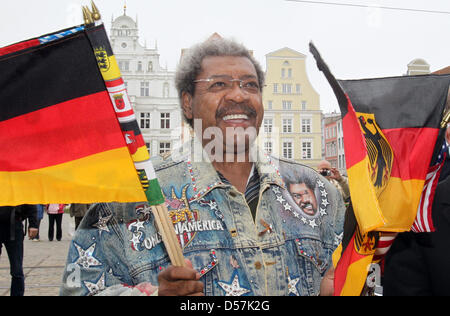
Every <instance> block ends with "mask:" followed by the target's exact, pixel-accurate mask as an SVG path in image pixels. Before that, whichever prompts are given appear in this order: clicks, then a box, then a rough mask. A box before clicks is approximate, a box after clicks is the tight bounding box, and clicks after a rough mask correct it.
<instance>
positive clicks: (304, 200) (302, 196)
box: [289, 183, 317, 216]
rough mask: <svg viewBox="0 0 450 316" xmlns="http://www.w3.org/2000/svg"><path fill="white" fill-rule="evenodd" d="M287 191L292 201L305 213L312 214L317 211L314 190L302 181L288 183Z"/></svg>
mask: <svg viewBox="0 0 450 316" xmlns="http://www.w3.org/2000/svg"><path fill="white" fill-rule="evenodd" d="M289 192H290V193H291V195H292V198H293V199H294V202H295V203H296V204H297V205H298V206H299V207H300V208H301V209H302V211H303V212H305V213H306V214H307V215H310V216H313V215H315V214H316V213H317V200H316V196H315V195H314V192H313V191H312V190H311V189H310V188H308V187H307V186H306V184H304V183H295V184H290V185H289Z"/></svg>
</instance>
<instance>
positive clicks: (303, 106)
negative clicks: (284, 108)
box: [302, 101, 306, 111]
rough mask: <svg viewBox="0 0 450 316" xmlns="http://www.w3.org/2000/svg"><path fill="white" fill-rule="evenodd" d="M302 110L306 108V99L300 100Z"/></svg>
mask: <svg viewBox="0 0 450 316" xmlns="http://www.w3.org/2000/svg"><path fill="white" fill-rule="evenodd" d="M302 110H303V111H305V110H306V101H302Z"/></svg>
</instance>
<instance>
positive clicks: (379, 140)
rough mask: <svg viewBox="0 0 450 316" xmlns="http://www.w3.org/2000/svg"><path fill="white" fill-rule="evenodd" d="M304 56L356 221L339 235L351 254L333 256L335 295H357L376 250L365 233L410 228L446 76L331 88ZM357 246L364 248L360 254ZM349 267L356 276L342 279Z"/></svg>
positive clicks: (337, 82)
mask: <svg viewBox="0 0 450 316" xmlns="http://www.w3.org/2000/svg"><path fill="white" fill-rule="evenodd" d="M310 48H311V52H312V53H313V55H314V57H315V58H316V61H317V64H318V67H319V69H320V70H321V71H323V73H324V75H325V76H326V78H327V80H328V81H329V83H330V85H331V87H332V88H333V91H334V93H335V95H336V97H337V99H338V102H339V106H340V109H341V115H342V121H343V130H344V147H345V155H346V164H347V172H348V177H349V186H350V194H351V201H352V211H353V212H354V216H355V219H356V225H355V227H354V228H355V229H353V230H352V229H350V230H348V231H347V232H344V235H345V234H347V236H354V238H353V241H351V242H349V243H348V245H350V246H351V247H350V248H349V247H348V246H347V247H346V248H345V247H340V248H339V249H338V250H337V252H336V253H335V258H334V261H335V263H337V261H338V259H339V258H345V259H346V260H347V261H346V262H347V263H346V264H345V263H344V261H345V260H342V261H339V262H340V263H341V266H339V264H338V267H337V268H336V271H337V273H336V276H335V281H336V282H337V283H338V284H337V286H336V290H337V294H339V295H348V294H350V295H359V293H360V292H361V289H362V286H363V285H364V283H361V282H363V281H364V280H365V275H367V264H368V263H370V262H371V261H372V257H373V254H374V250H375V249H376V242H375V243H373V242H372V241H375V240H377V238H378V237H379V236H378V237H377V236H374V234H373V232H403V231H409V230H410V229H411V226H412V225H413V223H414V220H415V218H416V215H417V210H418V206H419V201H420V197H421V194H422V190H423V187H424V183H425V179H426V176H427V172H428V168H429V166H430V162H431V159H432V156H433V152H434V149H435V146H436V144H437V143H439V144H440V142H438V135H439V133H440V124H441V120H442V118H443V114H444V106H445V103H446V99H447V92H448V88H449V84H450V76H448V75H447V76H445V75H444V76H442V75H428V76H403V77H392V78H379V79H363V80H336V79H335V78H334V76H333V75H332V73H331V72H330V70H329V68H328V66H327V65H326V64H325V62H324V61H323V59H322V58H321V56H320V54H319V53H318V51H317V49H316V48H315V47H314V45H312V43H311V45H310ZM348 238H349V237H348ZM358 239H359V240H363V244H365V245H366V247H365V249H364V250H363V251H361V247H358V245H357V241H358ZM369 245H372V248H373V249H372V250H371V251H369V248H368V247H369ZM355 263H356V264H355ZM352 265H355V266H358V268H357V269H356V270H355V271H356V272H355V273H354V274H351V273H350V274H348V273H349V272H351V270H352V269H349V267H350V268H352ZM343 272H345V273H343ZM356 275H358V276H356ZM361 275H362V277H361ZM349 276H350V278H349ZM355 278H356V279H358V281H357V282H353V281H354V280H355ZM350 279H352V280H353V281H351V280H350ZM348 281H350V282H348ZM339 283H340V284H339ZM349 284H352V285H351V286H350V285H349ZM355 284H357V285H355ZM339 291H340V292H339Z"/></svg>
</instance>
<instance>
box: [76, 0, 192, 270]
mask: <svg viewBox="0 0 450 316" xmlns="http://www.w3.org/2000/svg"><path fill="white" fill-rule="evenodd" d="M91 5H92V11H91V10H90V9H89V8H88V7H83V18H84V21H85V23H86V25H89V24H95V25H96V26H97V25H101V24H102V22H101V16H100V12H99V10H98V8H97V6H96V5H95V4H94V2H93V1H91ZM104 37H105V39H104V41H103V42H102V43H97V44H101V45H99V46H98V47H100V48H101V49H105V47H102V45H103V46H109V47H110V44H109V41H108V38H107V36H106V33H104ZM103 53H104V52H102V54H103ZM107 57H108V59H109V62H110V63H111V65H110V67H109V68H113V69H114V70H115V71H116V73H115V74H116V75H115V77H114V81H118V80H119V79H120V80H121V75H120V71H119V67H118V64H117V61H116V60H115V58H110V57H112V56H107ZM101 74H102V76H103V79H104V80H105V83H106V82H107V81H111V78H108V77H107V71H106V72H105V71H101ZM120 80H119V81H120ZM108 92H110V94H111V96H112V97H113V96H114V94H113V92H111V91H110V90H109V88H108ZM121 93H124V94H125V96H124V97H125V98H128V93H127V92H126V89H125V86H123V91H122V92H121ZM114 110H115V111H116V114H119V112H118V110H117V109H116V107H115V106H114ZM127 111H128V113H131V114H129V115H128V116H127V118H126V119H127V121H126V122H127V123H128V124H130V123H133V124H134V125H135V126H136V128H137V129H139V125H138V124H137V121H136V116H135V115H134V111H133V109H132V108H131V105H130V106H129V108H128V109H127ZM118 119H119V116H118ZM122 119H123V118H122ZM119 122H120V119H119ZM122 132H124V133H126V132H129V131H124V130H122ZM140 137H142V135H140ZM125 140H126V141H127V139H125ZM142 142H143V139H142ZM127 144H128V141H127ZM129 149H130V147H129ZM138 150H140V151H139V152H138V153H132V152H131V150H130V155H131V157H132V158H133V162H134V165H135V167H136V171H137V174H138V177H139V180H140V183H141V185H142V188H143V190H144V192H145V195H146V197H147V200H148V202H149V204H150V206H151V209H152V213H153V216H154V217H155V221H156V224H157V226H158V230H159V232H160V234H161V236H162V239H163V243H164V246H165V247H166V250H167V253H168V255H169V258H170V261H171V263H172V265H174V266H178V267H184V266H186V263H185V260H184V257H183V252H182V249H181V246H180V243H179V242H178V237H177V235H176V233H175V229H174V227H173V223H172V220H171V219H170V218H169V213H168V210H167V206H166V204H165V199H164V197H163V195H162V191H161V188H160V186H159V183H158V181H157V179H156V174H155V172H154V169H153V165H152V163H151V161H150V156H149V155H148V150H147V147H146V146H145V143H144V142H143V145H142V147H140V148H139V149H138ZM150 182H151V183H150ZM149 183H150V184H149Z"/></svg>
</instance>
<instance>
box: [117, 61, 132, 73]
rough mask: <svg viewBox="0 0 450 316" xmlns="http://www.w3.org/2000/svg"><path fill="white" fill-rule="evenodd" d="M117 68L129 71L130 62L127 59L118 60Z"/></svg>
mask: <svg viewBox="0 0 450 316" xmlns="http://www.w3.org/2000/svg"><path fill="white" fill-rule="evenodd" d="M119 69H120V70H121V71H130V62H129V61H128V60H121V61H119Z"/></svg>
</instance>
